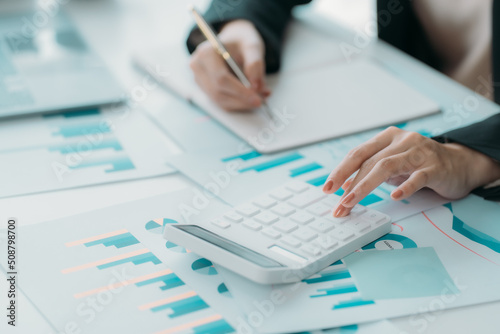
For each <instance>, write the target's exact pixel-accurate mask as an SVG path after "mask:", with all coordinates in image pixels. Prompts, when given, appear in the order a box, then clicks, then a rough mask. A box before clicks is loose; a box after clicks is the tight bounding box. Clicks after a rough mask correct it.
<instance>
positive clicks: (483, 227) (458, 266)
mask: <svg viewBox="0 0 500 334" xmlns="http://www.w3.org/2000/svg"><path fill="white" fill-rule="evenodd" d="M472 207H474V210H471V208H472ZM478 211H479V212H481V213H482V214H481V216H477V215H474V212H478ZM499 216H500V205H499V204H498V203H494V202H488V201H485V200H483V199H482V198H479V197H477V196H475V195H470V196H468V197H467V198H465V199H463V200H460V201H456V202H452V203H449V204H445V205H442V206H439V207H436V208H434V209H431V210H429V211H426V212H423V213H420V214H417V215H414V216H412V217H410V218H406V219H403V220H401V221H399V222H397V223H394V224H393V230H392V232H391V233H389V234H387V235H385V236H383V237H381V238H380V239H378V240H376V241H374V242H372V243H370V244H368V245H366V246H365V247H363V248H362V249H360V250H359V251H357V252H355V253H353V254H351V255H349V256H347V257H346V258H344V259H342V260H341V261H338V262H335V263H333V264H332V265H331V266H329V267H328V268H326V269H325V270H323V271H321V272H319V273H318V274H315V275H313V276H311V277H310V278H307V279H304V280H303V281H301V282H299V283H296V284H290V285H274V286H264V285H259V284H255V283H253V282H251V281H249V280H246V279H245V278H242V277H241V276H239V275H237V274H234V273H232V272H229V271H227V270H225V269H223V268H219V267H217V266H216V267H217V268H218V270H219V271H220V272H221V273H222V275H223V276H224V278H225V282H226V284H227V286H228V288H229V289H230V291H232V294H233V296H234V297H235V298H236V299H237V300H238V302H239V303H240V306H241V307H242V308H243V310H244V311H245V313H246V314H247V316H248V315H250V314H252V312H254V311H255V310H256V306H255V305H256V301H258V303H260V305H266V306H267V307H268V308H269V307H272V309H273V312H272V314H270V315H269V316H268V317H263V318H262V326H261V331H262V332H264V333H274V332H278V331H279V332H291V331H292V330H293V331H300V330H307V329H311V328H314V326H317V328H325V327H335V326H343V325H348V324H352V323H354V322H365V321H373V320H376V319H384V318H390V317H396V316H401V315H411V321H413V325H412V328H414V329H415V331H416V332H423V331H424V330H425V328H424V327H425V323H426V321H425V319H426V318H425V317H426V316H428V313H427V312H439V311H441V310H443V309H447V308H453V307H460V306H464V305H471V304H477V303H483V302H487V301H493V300H495V299H498V298H499V297H500V283H499V281H498V277H499V275H500V247H499V245H500V229H499V227H498V224H497V222H498V217H499ZM456 259H460V261H457V260H456ZM273 294H278V295H279V296H280V298H281V299H280V302H279V303H274V304H272V305H271V306H270V305H269V303H270V301H269V296H271V295H273Z"/></svg>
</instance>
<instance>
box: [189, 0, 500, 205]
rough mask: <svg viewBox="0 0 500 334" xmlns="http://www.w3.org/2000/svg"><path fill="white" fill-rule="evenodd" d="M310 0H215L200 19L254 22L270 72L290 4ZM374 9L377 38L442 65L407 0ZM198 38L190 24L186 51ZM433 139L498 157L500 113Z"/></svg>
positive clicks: (497, 42) (488, 192) (496, 195)
mask: <svg viewBox="0 0 500 334" xmlns="http://www.w3.org/2000/svg"><path fill="white" fill-rule="evenodd" d="M310 1H311V0H214V1H213V2H212V4H211V6H210V7H209V9H208V11H207V12H206V13H205V18H206V19H207V21H208V22H209V23H211V24H212V25H213V26H214V28H215V29H216V30H219V29H220V28H221V27H222V25H223V24H224V23H226V22H228V21H231V20H234V19H247V20H249V21H251V22H253V23H254V25H255V27H256V28H257V30H259V32H260V34H261V35H262V37H263V39H264V43H265V46H266V70H267V72H268V73H272V72H275V71H277V70H278V69H279V65H280V55H281V43H282V40H283V34H284V31H285V27H286V24H287V22H288V21H289V19H290V16H291V10H292V8H293V7H294V6H296V5H301V4H305V3H309V2H310ZM493 3H494V4H493V13H492V15H493V42H492V44H493V48H492V49H493V55H492V59H493V82H494V85H493V86H494V88H495V90H494V96H495V101H496V102H497V103H499V104H500V85H499V84H500V0H494V1H493ZM377 14H378V15H377V17H378V26H379V38H380V39H382V40H384V41H386V42H388V43H389V44H391V45H393V46H395V47H397V48H399V49H401V50H402V51H404V52H406V53H408V54H409V55H411V56H413V57H415V58H417V59H419V60H421V61H422V62H424V63H426V64H428V65H429V66H432V67H433V68H435V69H437V70H440V69H441V65H442V64H441V62H440V59H439V57H438V56H437V55H436V54H435V52H434V51H433V49H432V47H431V46H430V43H429V41H428V38H427V37H426V34H425V32H424V29H423V28H422V26H421V24H420V22H419V21H418V18H417V16H416V15H415V12H414V11H413V7H412V5H411V0H377ZM203 40H204V38H203V36H202V35H201V33H200V32H199V31H198V30H197V29H194V30H193V31H192V32H191V34H190V35H189V38H188V41H187V46H188V49H189V51H190V52H193V51H194V49H195V48H196V46H197V45H198V44H199V43H200V42H202V41H203ZM497 83H498V84H497ZM434 139H435V140H438V141H440V142H457V143H460V144H462V145H465V146H468V147H470V148H472V149H474V150H476V151H479V152H481V153H483V154H486V155H488V156H490V157H491V158H493V159H495V160H496V161H500V114H496V115H494V116H492V117H490V118H488V119H486V120H484V121H482V122H479V123H476V124H473V125H470V126H467V127H464V128H460V129H457V130H453V131H450V132H447V133H444V134H443V135H441V136H438V137H435V138H434ZM475 193H477V194H478V195H481V196H483V197H485V198H488V199H497V200H499V199H500V187H495V188H491V189H482V188H480V189H476V190H475Z"/></svg>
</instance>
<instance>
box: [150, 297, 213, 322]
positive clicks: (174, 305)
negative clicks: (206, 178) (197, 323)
mask: <svg viewBox="0 0 500 334" xmlns="http://www.w3.org/2000/svg"><path fill="white" fill-rule="evenodd" d="M209 307H210V306H208V304H207V303H205V302H204V301H203V299H201V298H200V296H192V297H189V298H185V299H181V300H177V301H175V302H171V303H167V304H164V305H159V306H155V307H153V308H152V309H151V311H153V312H159V311H163V310H165V309H170V310H171V311H172V313H170V314H169V315H168V317H169V318H176V317H179V316H181V315H185V314H189V313H193V312H196V311H199V310H203V309H206V308H209Z"/></svg>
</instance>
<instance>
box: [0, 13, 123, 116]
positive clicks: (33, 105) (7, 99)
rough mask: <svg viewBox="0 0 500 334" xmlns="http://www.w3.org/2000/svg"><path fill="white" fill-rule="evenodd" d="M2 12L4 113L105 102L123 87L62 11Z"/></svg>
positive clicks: (0, 109) (0, 108)
mask: <svg viewBox="0 0 500 334" xmlns="http://www.w3.org/2000/svg"><path fill="white" fill-rule="evenodd" d="M37 17H38V16H36V15H34V12H29V11H27V12H18V13H12V12H11V13H9V14H1V15H0V117H6V116H18V115H24V114H32V113H46V112H53V111H60V110H69V109H79V108H87V107H95V106H103V105H107V104H112V103H118V102H121V100H122V99H123V97H124V94H123V91H122V90H121V88H120V86H119V85H118V84H117V82H116V81H115V80H114V78H113V76H112V75H111V74H110V72H109V71H108V70H107V69H106V67H105V66H104V63H103V62H102V61H101V60H100V59H99V58H98V57H97V56H96V55H95V54H93V53H92V52H91V51H90V50H89V48H88V47H87V45H86V44H85V42H84V41H83V39H82V37H81V36H80V34H79V33H78V31H77V30H76V28H75V26H74V25H73V24H72V22H71V20H70V19H69V18H68V17H67V15H65V14H64V13H63V12H62V11H59V13H58V14H57V15H55V16H54V17H49V16H48V15H47V16H45V18H46V19H47V20H46V21H43V22H42V21H40V20H39V18H38V19H37Z"/></svg>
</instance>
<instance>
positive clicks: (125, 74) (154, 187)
mask: <svg viewBox="0 0 500 334" xmlns="http://www.w3.org/2000/svg"><path fill="white" fill-rule="evenodd" d="M17 1H18V0H16V2H17ZM26 2H27V3H28V4H29V3H34V1H26ZM61 2H62V1H61ZM191 2H193V3H194V4H195V5H198V6H199V8H204V6H203V5H204V4H206V3H207V2H206V1H203V0H194V1H191ZM186 4H187V2H185V1H183V0H140V1H138V0H114V1H113V0H91V1H90V0H89V1H87V0H70V1H69V2H68V3H67V5H65V6H64V7H65V9H66V10H67V11H68V13H69V14H70V16H71V17H72V18H73V20H74V21H75V23H76V25H77V26H78V27H79V29H80V31H81V33H82V34H83V36H84V38H85V39H86V40H87V42H88V43H89V44H90V46H91V47H92V48H93V49H94V50H95V51H96V52H97V53H98V54H99V55H100V56H101V57H102V58H103V59H104V61H105V62H106V63H107V65H108V66H109V67H110V69H111V70H112V72H113V73H114V74H115V76H116V77H117V79H118V80H119V81H120V82H121V83H122V85H123V87H124V89H125V91H126V92H130V91H131V90H132V89H133V87H135V86H137V85H141V81H142V80H143V78H144V77H143V76H142V74H140V73H138V72H137V71H135V70H134V69H133V68H132V66H131V55H132V52H133V51H134V50H137V49H140V48H152V47H156V46H159V45H161V44H162V43H172V42H175V41H179V40H184V39H185V37H186V34H187V31H188V29H189V28H190V26H191V19H190V17H189V15H188V13H187V11H186V10H185V7H186ZM4 6H5V3H0V12H3V11H4V10H5V8H4ZM374 8H375V6H374V1H373V0H336V1H331V0H320V1H316V2H315V3H313V5H310V8H309V9H307V10H306V11H305V14H304V17H307V15H311V14H312V15H314V14H317V13H321V14H322V15H323V16H327V17H330V18H334V19H336V22H337V23H338V24H339V25H340V26H343V27H345V28H350V29H354V30H355V31H358V32H359V31H362V30H363V29H364V27H366V23H367V22H368V21H370V20H373V19H372V16H371V15H372V13H373V10H374ZM371 52H379V53H380V54H382V55H383V56H384V57H391V53H390V50H387V49H386V48H384V47H382V48H375V50H374V51H371ZM396 58H398V59H397V60H401V59H400V58H401V57H400V56H398V57H396ZM405 61H406V60H403V61H401V62H400V63H399V64H400V65H401V64H403V65H405V66H410V67H413V68H412V70H418V71H422V72H426V71H428V70H427V69H425V68H421V66H420V65H418V64H417V65H415V64H414V63H412V62H410V63H411V64H410V63H405ZM429 75H430V76H432V73H431V74H429ZM433 79H434V78H433ZM444 81H445V82H444V84H442V85H441V88H442V89H443V90H450V91H452V93H455V91H458V93H456V94H452V95H454V96H455V97H456V99H457V101H460V100H461V99H463V98H464V96H465V95H464V94H466V92H464V93H460V89H458V90H457V87H456V85H453V84H451V83H449V82H447V81H446V80H444ZM450 91H448V92H450ZM171 98H173V97H171V96H169V95H168V94H167V93H165V92H164V91H163V90H161V89H160V88H158V89H156V90H154V91H152V92H150V94H149V95H148V97H147V98H146V99H145V100H144V101H142V102H141V106H142V107H143V108H144V109H146V110H147V111H148V112H152V113H154V112H161V108H160V106H161V105H162V104H163V103H164V102H165V101H168V99H171ZM490 107H491V106H490ZM172 146H175V144H173V143H172ZM189 185H190V181H188V180H186V179H185V178H183V177H182V176H181V175H180V174H174V175H169V176H164V177H156V178H150V179H144V180H135V181H129V182H121V183H114V184H105V185H98V186H92V187H85V188H78V189H71V190H65V191H57V192H50V193H43V194H35V195H28V196H19V197H13V198H6V199H0V208H1V210H0V219H1V221H6V218H7V217H9V216H14V217H17V218H18V220H19V224H20V225H29V224H35V223H39V222H43V221H48V220H53V219H57V218H61V217H65V216H71V215H75V214H79V213H82V212H86V211H90V210H95V209H99V208H104V207H107V206H111V205H115V204H118V203H123V202H127V201H133V200H138V199H142V198H147V197H151V196H155V195H158V194H162V193H165V192H169V191H174V190H178V189H182V188H184V187H187V186H189ZM21 279H22V277H21ZM1 281H2V282H1V283H0V288H2V290H1V291H4V289H3V286H4V284H5V283H4V280H3V279H2V280H1ZM20 307H21V309H20V314H19V315H20V316H19V323H20V326H19V327H17V328H15V329H13V328H11V327H10V326H9V327H8V328H7V327H6V325H5V321H1V322H0V323H1V324H0V331H1V332H2V333H47V334H48V333H53V331H52V330H51V328H50V327H49V326H48V324H47V323H46V322H45V320H44V319H43V317H42V316H40V315H39V314H38V313H37V312H36V310H35V309H34V308H33V307H32V306H31V305H30V304H29V302H28V301H27V300H26V299H25V298H23V297H21V298H20ZM61 309H64V306H62V305H61ZM498 314H500V302H495V303H489V304H483V305H477V306H472V307H466V308H460V309H454V310H448V311H444V312H443V311H437V312H434V313H430V314H427V315H426V316H425V317H424V319H426V320H425V322H426V324H425V326H422V323H419V324H418V326H417V325H415V322H414V321H412V317H402V318H398V319H393V320H391V322H392V323H393V324H394V325H395V326H396V327H397V328H399V329H400V330H401V333H497V332H498V328H499V327H500V319H499V318H498V316H497V315H498ZM413 320H414V319H413ZM4 326H5V330H4Z"/></svg>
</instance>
